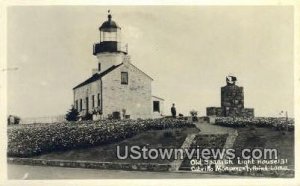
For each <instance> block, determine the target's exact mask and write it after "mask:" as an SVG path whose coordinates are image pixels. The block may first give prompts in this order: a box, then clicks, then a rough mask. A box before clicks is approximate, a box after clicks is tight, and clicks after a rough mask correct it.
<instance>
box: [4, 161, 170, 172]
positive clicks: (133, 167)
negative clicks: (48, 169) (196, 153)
mask: <svg viewBox="0 0 300 186" xmlns="http://www.w3.org/2000/svg"><path fill="white" fill-rule="evenodd" d="M7 162H8V163H11V164H19V165H38V166H55V167H72V168H88V169H110V170H129V171H158V172H165V171H169V170H170V168H171V165H168V164H156V163H114V162H94V161H71V160H46V159H34V158H8V159H7Z"/></svg>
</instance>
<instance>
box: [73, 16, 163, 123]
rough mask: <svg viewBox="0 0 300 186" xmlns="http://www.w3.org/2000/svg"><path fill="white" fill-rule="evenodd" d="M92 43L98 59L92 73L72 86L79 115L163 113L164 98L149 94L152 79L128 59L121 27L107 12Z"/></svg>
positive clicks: (144, 115)
mask: <svg viewBox="0 0 300 186" xmlns="http://www.w3.org/2000/svg"><path fill="white" fill-rule="evenodd" d="M99 31H100V42H99V43H96V44H94V46H93V55H95V56H96V57H97V59H98V64H97V68H96V69H93V75H92V76H91V77H90V78H88V79H87V80H85V81H83V82H82V83H80V84H78V85H77V86H75V87H74V88H73V93H74V105H75V108H76V109H77V110H78V111H79V113H80V116H81V117H85V116H88V115H90V116H91V115H92V116H93V119H105V118H110V117H112V118H120V119H123V118H130V119H138V118H141V119H147V118H157V117H161V116H162V115H163V101H164V100H163V99H161V98H159V97H156V96H152V91H151V83H152V81H153V79H152V78H151V77H150V76H149V75H147V74H146V73H144V72H143V71H142V70H140V69H139V68H137V67H136V66H134V65H133V64H132V63H131V61H130V56H129V55H128V51H127V47H126V48H125V47H122V46H123V45H122V42H121V28H120V27H119V26H118V25H117V23H116V22H115V21H113V20H112V16H111V15H110V14H109V15H108V20H107V21H105V22H104V23H103V24H102V25H101V26H100V28H99Z"/></svg>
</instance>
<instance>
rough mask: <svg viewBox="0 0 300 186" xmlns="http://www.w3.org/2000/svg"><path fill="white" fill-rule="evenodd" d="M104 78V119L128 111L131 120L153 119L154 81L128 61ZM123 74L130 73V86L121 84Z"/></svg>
mask: <svg viewBox="0 0 300 186" xmlns="http://www.w3.org/2000/svg"><path fill="white" fill-rule="evenodd" d="M123 62H124V64H123V65H121V66H120V67H118V68H117V69H115V70H113V71H111V72H110V73H109V74H107V75H105V76H104V77H102V83H103V91H102V92H103V117H108V115H110V114H112V113H113V112H120V115H121V116H122V115H123V114H122V113H123V112H122V110H123V109H125V110H126V115H130V118H131V119H137V118H143V119H146V118H152V102H151V82H152V79H151V78H149V77H148V76H147V75H146V74H144V73H143V72H141V71H140V70H138V69H137V68H136V67H134V66H133V65H131V64H130V62H128V61H123ZM121 72H128V84H127V85H124V84H121Z"/></svg>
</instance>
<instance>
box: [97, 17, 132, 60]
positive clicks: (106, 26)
mask: <svg viewBox="0 0 300 186" xmlns="http://www.w3.org/2000/svg"><path fill="white" fill-rule="evenodd" d="M107 18H108V19H107V21H105V22H104V23H102V25H101V26H100V27H99V31H100V42H99V43H96V44H94V47H93V54H94V55H97V54H99V53H104V52H122V53H125V54H127V51H125V50H123V49H122V48H123V47H121V46H122V43H121V27H119V26H118V25H117V23H116V22H115V21H113V20H112V16H111V14H110V13H109V11H108V16H107Z"/></svg>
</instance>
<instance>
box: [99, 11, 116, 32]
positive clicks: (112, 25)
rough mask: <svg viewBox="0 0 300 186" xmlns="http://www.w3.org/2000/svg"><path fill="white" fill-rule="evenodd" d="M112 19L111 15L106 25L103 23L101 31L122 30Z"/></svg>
mask: <svg viewBox="0 0 300 186" xmlns="http://www.w3.org/2000/svg"><path fill="white" fill-rule="evenodd" d="M111 18H112V16H111V15H110V14H109V15H108V20H107V21H105V22H104V23H102V25H101V26H100V28H99V30H106V29H116V28H120V27H119V26H118V24H117V23H116V22H115V21H113V20H111Z"/></svg>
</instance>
